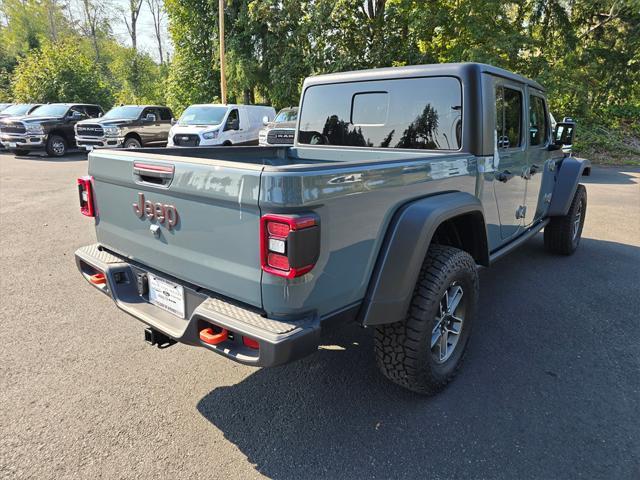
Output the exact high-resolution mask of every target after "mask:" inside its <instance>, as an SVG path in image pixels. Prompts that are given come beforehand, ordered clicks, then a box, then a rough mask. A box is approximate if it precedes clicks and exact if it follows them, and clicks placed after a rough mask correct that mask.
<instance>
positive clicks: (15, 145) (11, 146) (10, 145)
mask: <svg viewBox="0 0 640 480" xmlns="http://www.w3.org/2000/svg"><path fill="white" fill-rule="evenodd" d="M17 146H18V144H17V143H15V142H9V148H16V147H17Z"/></svg>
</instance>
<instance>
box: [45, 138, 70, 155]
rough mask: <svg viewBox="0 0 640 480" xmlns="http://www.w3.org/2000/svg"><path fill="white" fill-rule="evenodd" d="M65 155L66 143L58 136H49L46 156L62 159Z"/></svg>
mask: <svg viewBox="0 0 640 480" xmlns="http://www.w3.org/2000/svg"><path fill="white" fill-rule="evenodd" d="M65 153H67V141H66V140H65V139H64V137H61V136H60V135H49V138H48V139H47V155H49V156H50V157H62V156H64V154H65Z"/></svg>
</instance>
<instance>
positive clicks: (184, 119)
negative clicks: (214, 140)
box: [178, 105, 227, 125]
mask: <svg viewBox="0 0 640 480" xmlns="http://www.w3.org/2000/svg"><path fill="white" fill-rule="evenodd" d="M226 113H227V107H210V106H205V105H200V106H197V105H194V106H192V107H189V108H187V109H186V110H185V111H184V113H183V114H182V115H181V116H180V120H178V125H219V124H221V123H222V120H223V119H224V116H225V114H226Z"/></svg>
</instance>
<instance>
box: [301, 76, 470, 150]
mask: <svg viewBox="0 0 640 480" xmlns="http://www.w3.org/2000/svg"><path fill="white" fill-rule="evenodd" d="M300 115H301V117H300V131H299V133H298V142H299V143H301V144H309V145H340V146H352V147H377V148H408V149H427V150H459V149H460V148H461V146H462V145H461V140H462V138H461V137H462V132H461V125H462V87H461V84H460V81H459V80H458V79H456V78H453V77H426V78H408V79H394V80H379V81H371V82H366V83H362V82H350V83H340V84H333V85H315V86H311V87H309V88H307V89H306V90H305V93H304V98H303V101H302V109H301V111H300Z"/></svg>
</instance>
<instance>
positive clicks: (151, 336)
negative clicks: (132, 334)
mask: <svg viewBox="0 0 640 480" xmlns="http://www.w3.org/2000/svg"><path fill="white" fill-rule="evenodd" d="M144 341H145V342H147V343H148V344H149V345H156V346H157V347H158V348H167V347H170V346H171V345H173V344H175V343H176V341H175V340H174V339H173V338H171V337H169V336H167V335H165V334H164V333H162V332H159V331H158V330H154V329H153V328H151V327H147V328H145V329H144Z"/></svg>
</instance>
